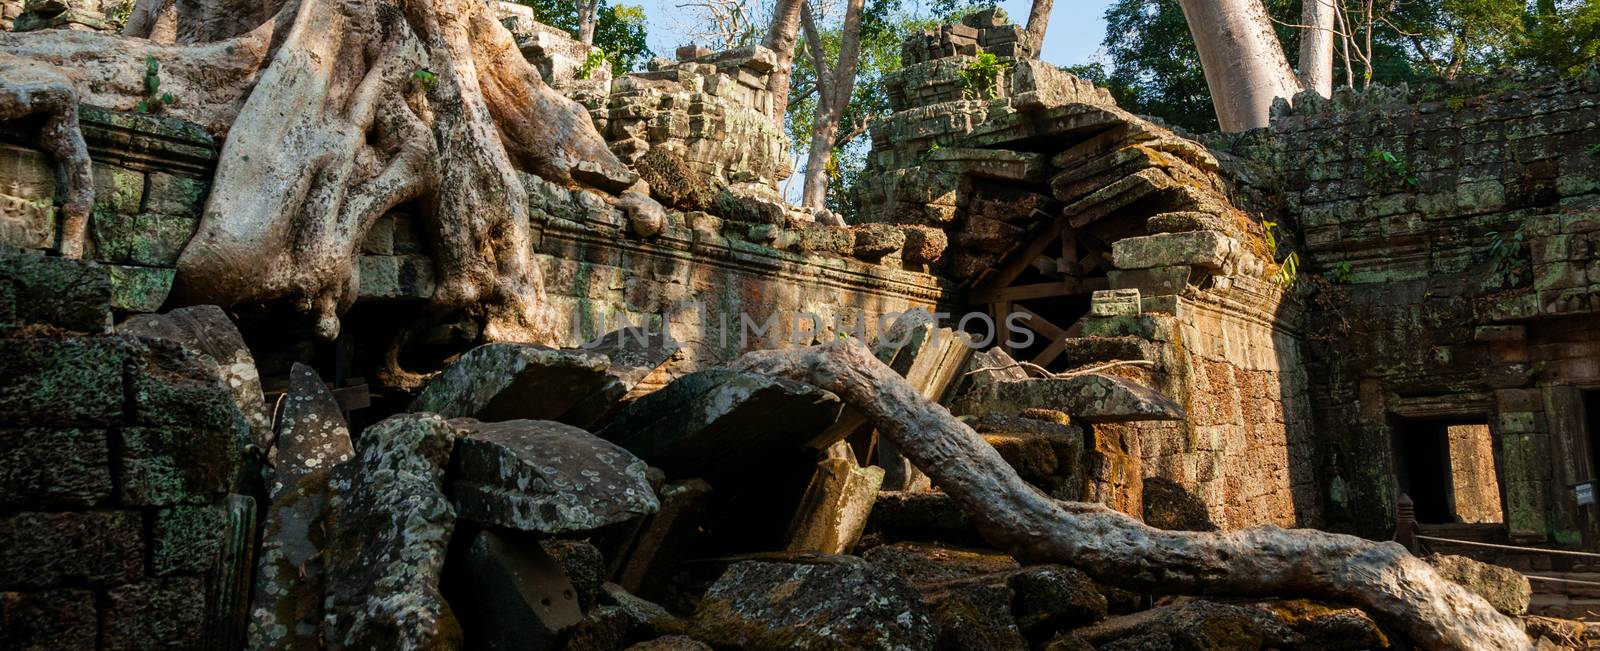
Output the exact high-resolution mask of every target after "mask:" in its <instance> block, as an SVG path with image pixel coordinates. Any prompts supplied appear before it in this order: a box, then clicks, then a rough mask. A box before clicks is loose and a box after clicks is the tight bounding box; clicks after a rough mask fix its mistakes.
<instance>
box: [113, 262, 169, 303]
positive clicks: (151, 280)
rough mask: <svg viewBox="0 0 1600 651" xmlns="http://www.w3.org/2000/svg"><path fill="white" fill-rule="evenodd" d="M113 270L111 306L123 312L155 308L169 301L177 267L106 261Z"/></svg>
mask: <svg viewBox="0 0 1600 651" xmlns="http://www.w3.org/2000/svg"><path fill="white" fill-rule="evenodd" d="M106 268H107V269H109V270H110V271H111V307H114V308H116V309H118V310H122V311H124V312H155V311H157V310H160V309H161V305H162V304H163V303H166V302H167V294H169V293H171V292H172V280H173V278H175V277H176V276H177V269H173V268H164V267H133V266H126V265H107V266H106Z"/></svg>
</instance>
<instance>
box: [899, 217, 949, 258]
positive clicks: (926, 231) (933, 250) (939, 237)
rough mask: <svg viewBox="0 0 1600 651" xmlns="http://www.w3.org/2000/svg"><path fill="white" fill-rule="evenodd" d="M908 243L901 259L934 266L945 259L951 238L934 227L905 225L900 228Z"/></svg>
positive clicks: (902, 251) (901, 251)
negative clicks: (945, 251)
mask: <svg viewBox="0 0 1600 651" xmlns="http://www.w3.org/2000/svg"><path fill="white" fill-rule="evenodd" d="M900 230H901V232H903V233H905V235H906V242H905V245H904V246H903V248H901V250H900V258H901V259H903V260H905V261H906V262H910V263H913V264H934V263H937V262H939V260H940V259H942V258H943V257H944V250H945V249H946V248H948V247H949V246H950V238H949V236H947V235H945V232H944V231H943V230H940V229H938V228H934V227H932V226H918V225H904V226H901V227H900Z"/></svg>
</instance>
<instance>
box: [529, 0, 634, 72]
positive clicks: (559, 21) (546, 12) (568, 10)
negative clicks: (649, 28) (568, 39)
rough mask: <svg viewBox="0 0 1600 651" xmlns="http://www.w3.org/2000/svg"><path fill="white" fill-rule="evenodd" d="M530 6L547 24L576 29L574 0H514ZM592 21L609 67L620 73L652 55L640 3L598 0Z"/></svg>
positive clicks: (576, 16) (597, 41)
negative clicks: (631, 3)
mask: <svg viewBox="0 0 1600 651" xmlns="http://www.w3.org/2000/svg"><path fill="white" fill-rule="evenodd" d="M515 2H517V3H518V4H522V5H526V6H528V7H532V8H533V19H534V20H537V21H539V22H541V23H544V24H546V25H550V26H551V27H558V28H560V29H564V30H567V32H569V33H571V34H573V35H574V36H576V35H577V33H578V3H576V2H573V1H572V0H515ZM596 15H597V16H598V19H597V20H595V24H594V45H595V47H598V48H600V49H601V50H604V51H605V53H606V59H607V60H609V61H610V62H611V70H612V72H614V73H616V74H619V75H620V74H623V73H626V72H631V71H635V70H641V69H643V68H644V64H645V62H647V61H649V60H650V57H653V56H655V54H654V53H653V52H651V51H650V45H649V44H648V43H646V42H645V37H646V30H645V16H644V7H641V6H639V5H628V4H615V5H614V4H611V3H610V2H609V1H608V0H600V7H599V10H598V11H597V12H596Z"/></svg>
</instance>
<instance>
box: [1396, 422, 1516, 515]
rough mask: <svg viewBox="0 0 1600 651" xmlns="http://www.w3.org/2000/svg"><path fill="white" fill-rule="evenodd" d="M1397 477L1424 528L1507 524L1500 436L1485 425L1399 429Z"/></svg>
mask: <svg viewBox="0 0 1600 651" xmlns="http://www.w3.org/2000/svg"><path fill="white" fill-rule="evenodd" d="M1394 436H1395V474H1396V480H1397V484H1398V486H1399V488H1400V492H1402V493H1404V494H1406V495H1409V496H1410V497H1411V500H1412V502H1414V503H1415V504H1416V510H1417V522H1419V523H1421V524H1474V525H1495V526H1499V525H1501V524H1503V523H1504V521H1505V510H1504V508H1503V506H1502V501H1501V491H1500V475H1499V470H1498V466H1497V464H1496V461H1495V458H1496V455H1495V446H1494V436H1493V433H1492V432H1491V431H1490V429H1489V425H1488V424H1487V423H1484V422H1481V421H1468V422H1447V421H1429V420H1401V421H1399V422H1397V423H1395V428H1394Z"/></svg>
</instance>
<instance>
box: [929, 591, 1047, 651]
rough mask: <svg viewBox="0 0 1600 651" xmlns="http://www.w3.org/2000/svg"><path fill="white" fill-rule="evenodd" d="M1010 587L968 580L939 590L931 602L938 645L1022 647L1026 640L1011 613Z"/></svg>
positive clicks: (1006, 650) (991, 650)
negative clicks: (936, 624) (937, 595)
mask: <svg viewBox="0 0 1600 651" xmlns="http://www.w3.org/2000/svg"><path fill="white" fill-rule="evenodd" d="M1012 598H1013V595H1012V593H1011V589H1010V588H1008V587H1006V585H1005V584H1004V583H1001V584H999V585H993V584H984V583H968V584H963V585H959V586H956V587H954V588H952V589H951V590H950V591H948V592H947V593H945V594H943V595H942V596H941V597H940V599H939V600H938V602H937V605H936V606H934V611H933V617H934V620H935V621H936V622H937V623H938V625H939V648H941V649H985V650H987V651H1026V650H1027V649H1028V648H1029V647H1028V640H1027V639H1026V638H1024V637H1023V636H1022V631H1021V630H1020V629H1018V628H1017V623H1016V620H1015V619H1014V618H1013V617H1012V616H1011V608H1010V606H1011V601H1012Z"/></svg>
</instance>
